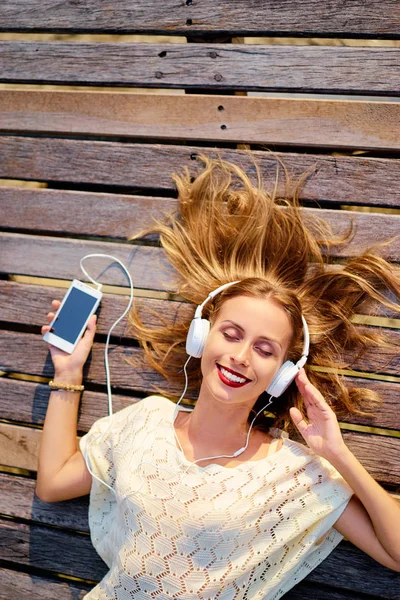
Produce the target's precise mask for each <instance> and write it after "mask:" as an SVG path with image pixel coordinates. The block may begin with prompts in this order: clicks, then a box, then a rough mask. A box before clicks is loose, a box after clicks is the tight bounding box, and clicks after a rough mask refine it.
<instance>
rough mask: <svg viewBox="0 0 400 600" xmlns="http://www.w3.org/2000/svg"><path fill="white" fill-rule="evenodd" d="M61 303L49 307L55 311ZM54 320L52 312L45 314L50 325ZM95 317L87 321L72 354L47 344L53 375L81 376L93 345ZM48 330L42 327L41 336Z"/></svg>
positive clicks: (57, 301) (54, 301) (47, 326)
mask: <svg viewBox="0 0 400 600" xmlns="http://www.w3.org/2000/svg"><path fill="white" fill-rule="evenodd" d="M60 304H61V302H60V301H59V300H53V301H52V303H51V305H52V307H53V309H54V311H57V310H58V308H59V307H60ZM53 319H54V312H49V313H47V321H48V323H51V321H52V320H53ZM96 320H97V319H96V315H92V316H91V317H90V319H89V321H88V325H87V329H86V331H85V333H84V335H83V336H82V337H81V339H80V340H79V342H78V343H77V345H76V347H75V349H74V351H73V352H72V354H68V353H67V352H64V350H60V348H56V347H55V346H53V345H52V344H49V350H50V354H51V358H52V360H53V364H54V372H55V375H58V376H67V375H71V376H73V377H74V378H76V377H78V378H79V376H82V372H83V366H84V364H85V362H86V361H87V358H88V356H89V353H90V350H91V348H92V345H93V340H94V335H95V333H96ZM49 330H50V327H49V325H43V327H42V335H44V334H45V333H46V332H47V331H49Z"/></svg>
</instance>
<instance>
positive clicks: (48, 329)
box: [41, 325, 50, 335]
mask: <svg viewBox="0 0 400 600" xmlns="http://www.w3.org/2000/svg"><path fill="white" fill-rule="evenodd" d="M41 331H42V335H44V334H45V333H47V332H48V331H50V327H49V325H43V327H42V330H41Z"/></svg>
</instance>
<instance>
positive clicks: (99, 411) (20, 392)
mask: <svg viewBox="0 0 400 600" xmlns="http://www.w3.org/2000/svg"><path fill="white" fill-rule="evenodd" d="M49 395H50V388H49V386H48V385H47V384H45V383H32V382H28V381H20V380H17V379H5V378H0V396H1V397H0V415H1V418H2V419H6V420H9V421H15V422H20V423H28V424H31V425H43V423H44V419H45V416H46V411H47V406H48V403H49ZM138 400H140V398H139V397H137V396H124V395H123V394H119V393H116V392H114V391H113V392H112V405H113V411H114V412H118V411H119V410H122V409H123V408H126V407H127V406H129V405H130V404H132V403H135V402H137V401H138ZM107 414H108V396H107V394H106V393H104V392H103V393H102V392H93V391H91V390H85V391H84V392H83V394H82V397H81V404H80V411H79V418H78V431H80V432H83V433H84V432H86V431H88V430H89V429H90V427H91V426H92V425H93V423H94V422H95V421H97V419H100V418H101V417H104V416H105V415H107Z"/></svg>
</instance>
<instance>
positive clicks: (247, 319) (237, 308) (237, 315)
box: [216, 296, 293, 348]
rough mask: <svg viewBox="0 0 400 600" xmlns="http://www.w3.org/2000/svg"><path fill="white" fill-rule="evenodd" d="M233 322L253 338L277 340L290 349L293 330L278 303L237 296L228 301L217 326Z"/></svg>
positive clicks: (221, 310)
mask: <svg viewBox="0 0 400 600" xmlns="http://www.w3.org/2000/svg"><path fill="white" fill-rule="evenodd" d="M223 321H233V322H234V323H237V324H238V325H240V326H241V328H242V329H244V331H245V333H246V334H247V335H250V336H252V337H267V338H272V339H275V340H277V341H278V342H279V343H280V345H281V346H282V348H288V346H289V343H290V340H291V337H292V334H293V328H292V324H291V322H290V318H289V316H288V314H287V312H286V311H285V310H284V309H283V308H282V306H280V305H279V304H278V303H276V302H274V301H273V300H269V299H267V298H254V297H252V296H236V297H234V298H229V300H226V301H225V302H224V303H223V304H222V306H221V308H220V310H219V313H218V315H217V319H216V324H217V323H218V324H221V323H222V322H223Z"/></svg>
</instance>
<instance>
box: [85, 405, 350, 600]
mask: <svg viewBox="0 0 400 600" xmlns="http://www.w3.org/2000/svg"><path fill="white" fill-rule="evenodd" d="M174 407H175V405H174V404H173V403H172V402H170V401H169V400H167V399H166V398H162V397H159V396H150V397H149V398H146V399H144V400H142V401H140V402H139V403H137V404H134V405H132V406H129V407H128V408H126V409H124V410H122V411H120V412H118V413H116V414H115V415H114V416H113V420H112V423H111V427H109V425H110V420H109V417H105V418H103V419H100V420H99V421H97V422H96V423H95V424H94V425H93V427H92V429H91V430H90V431H89V433H88V434H86V435H85V436H84V437H83V438H81V441H80V447H81V450H82V452H83V454H84V456H85V455H86V453H87V456H86V458H87V460H89V461H90V465H91V469H92V471H93V472H94V473H96V475H97V476H98V477H100V478H101V479H103V480H104V481H105V482H106V483H108V485H110V486H111V487H112V488H113V490H114V492H115V493H114V492H112V491H111V490H109V489H108V488H107V487H106V486H104V485H103V484H102V483H100V482H99V481H98V480H96V479H93V483H92V489H91V493H90V505H89V525H90V531H91V538H92V543H93V545H94V547H95V549H96V550H97V552H98V554H99V555H100V556H101V557H102V559H103V560H104V561H105V562H106V564H107V566H108V567H109V571H108V573H107V574H106V576H105V577H104V578H103V579H102V581H101V582H100V583H99V584H98V585H97V586H96V587H95V588H94V589H93V590H91V591H90V592H89V593H88V594H87V595H86V596H85V599H86V600H111V599H113V600H132V599H136V600H150V599H156V600H167V599H171V598H176V599H182V600H199V599H201V600H211V599H218V600H246V599H261V598H262V599H266V600H276V599H278V598H280V597H281V596H282V595H283V594H284V593H286V592H287V591H288V590H289V589H290V588H291V587H293V586H294V585H295V584H296V583H298V582H299V581H300V580H301V579H303V578H304V577H306V576H307V575H308V573H309V572H310V571H311V570H312V569H314V568H315V567H316V566H317V565H318V564H319V563H320V562H321V561H322V560H323V559H324V558H326V556H328V554H329V553H330V552H331V551H332V550H333V549H334V548H335V547H336V545H337V544H338V543H339V542H340V541H341V539H343V536H341V534H339V533H338V532H336V530H334V529H332V525H333V524H334V523H335V521H336V520H337V519H338V518H339V516H340V514H341V513H342V511H343V510H344V508H345V507H346V505H347V503H348V501H349V499H350V497H351V495H352V493H353V492H352V490H351V488H350V487H349V486H348V484H347V483H346V482H345V481H344V480H343V478H342V477H341V476H340V474H339V473H338V472H337V471H336V470H335V469H334V468H333V467H332V466H331V465H330V464H329V463H328V462H327V461H325V460H324V459H322V458H320V457H318V456H315V455H314V454H313V453H312V452H311V450H310V449H309V448H307V447H306V446H303V445H302V444H299V443H297V442H294V441H292V440H290V439H289V438H288V436H287V434H286V433H285V432H282V431H281V430H279V429H276V428H274V429H273V428H271V429H270V434H271V435H272V436H273V437H275V438H279V437H282V438H283V443H282V446H281V448H280V449H279V450H278V451H277V452H275V453H274V454H272V455H270V456H268V457H267V458H264V459H261V460H258V461H248V462H245V463H242V464H240V465H239V466H236V467H234V468H227V467H223V466H221V465H218V464H209V465H207V466H205V467H201V466H200V465H198V464H197V465H193V466H192V467H190V469H189V470H187V467H188V465H189V464H190V463H189V461H187V460H186V459H185V457H184V456H183V455H182V453H181V451H180V450H179V449H178V447H177V446H176V443H175V438H174V435H173V428H172V422H173V413H174ZM186 471H187V473H186ZM184 472H185V476H184V477H182V473H184Z"/></svg>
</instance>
